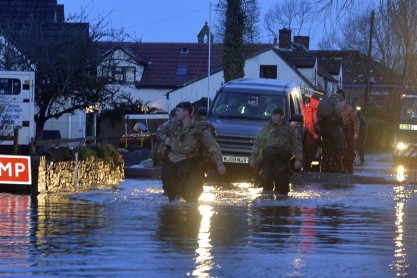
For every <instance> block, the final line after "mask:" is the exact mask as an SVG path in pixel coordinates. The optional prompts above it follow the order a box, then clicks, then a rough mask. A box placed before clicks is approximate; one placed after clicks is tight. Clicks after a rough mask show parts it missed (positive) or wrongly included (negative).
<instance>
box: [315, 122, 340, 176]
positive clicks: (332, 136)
mask: <svg viewBox="0 0 417 278" xmlns="http://www.w3.org/2000/svg"><path fill="white" fill-rule="evenodd" d="M320 135H321V138H322V152H323V154H322V171H324V172H340V171H341V170H342V168H343V167H342V159H343V151H344V149H346V140H345V135H344V133H343V130H342V128H341V127H340V126H339V125H335V124H320Z"/></svg>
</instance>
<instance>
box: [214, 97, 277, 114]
mask: <svg viewBox="0 0 417 278" xmlns="http://www.w3.org/2000/svg"><path fill="white" fill-rule="evenodd" d="M284 101H285V100H284V97H283V96H273V95H262V94H259V95H254V94H252V95H248V94H244V93H231V92H227V93H225V92H220V93H219V94H218V95H217V97H216V99H215V101H214V103H213V105H212V107H211V114H212V115H213V116H216V117H239V118H251V119H269V118H270V116H271V112H272V110H274V109H275V108H277V107H281V108H282V109H283V110H284V111H285V104H284Z"/></svg>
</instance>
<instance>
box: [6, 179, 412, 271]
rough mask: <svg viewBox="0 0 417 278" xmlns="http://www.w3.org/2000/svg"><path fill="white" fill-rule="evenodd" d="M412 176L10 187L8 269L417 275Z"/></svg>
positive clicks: (7, 201)
mask: <svg viewBox="0 0 417 278" xmlns="http://www.w3.org/2000/svg"><path fill="white" fill-rule="evenodd" d="M416 192H417V189H416V188H414V186H413V185H411V184H410V185H408V186H404V185H395V184H353V185H349V186H346V185H345V186H342V185H338V182H337V181H335V183H334V185H321V184H314V183H312V184H308V185H304V186H296V185H294V186H293V188H292V191H291V192H290V194H289V196H288V197H283V196H279V195H274V194H265V193H262V192H261V191H260V190H259V189H256V188H253V187H252V186H251V185H250V184H234V185H230V186H222V187H218V186H206V187H205V191H204V193H203V195H202V197H201V198H200V200H199V202H198V204H187V203H184V202H181V201H175V202H173V203H169V202H168V200H167V198H166V197H165V196H163V194H162V190H161V183H160V181H159V180H139V179H126V180H125V181H124V182H123V183H122V184H120V185H119V186H118V187H114V188H111V189H100V190H96V191H90V192H86V193H78V194H75V195H71V196H42V195H40V196H38V198H37V200H31V199H30V197H29V196H27V195H11V194H5V193H0V227H1V228H0V276H6V277H21V276H42V277H55V276H60V277H397V276H408V277H417V197H416V194H415V193H416Z"/></svg>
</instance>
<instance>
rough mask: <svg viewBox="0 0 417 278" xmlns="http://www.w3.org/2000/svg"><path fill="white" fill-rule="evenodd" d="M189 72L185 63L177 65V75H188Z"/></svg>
mask: <svg viewBox="0 0 417 278" xmlns="http://www.w3.org/2000/svg"><path fill="white" fill-rule="evenodd" d="M187 74H188V66H185V65H178V66H177V72H176V75H177V76H186V75H187Z"/></svg>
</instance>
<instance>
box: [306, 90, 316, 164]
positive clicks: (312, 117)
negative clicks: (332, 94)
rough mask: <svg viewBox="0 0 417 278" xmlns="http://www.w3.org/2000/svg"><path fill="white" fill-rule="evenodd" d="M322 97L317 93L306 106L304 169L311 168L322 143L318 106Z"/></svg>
mask: <svg viewBox="0 0 417 278" xmlns="http://www.w3.org/2000/svg"><path fill="white" fill-rule="evenodd" d="M319 102H320V98H319V97H318V96H316V95H314V96H312V97H311V98H310V103H309V105H306V106H304V125H305V128H306V133H305V138H304V167H303V170H304V171H306V172H308V171H310V170H311V162H312V161H313V160H314V159H315V157H316V152H317V148H318V146H319V144H320V135H319V134H318V125H317V107H318V105H319Z"/></svg>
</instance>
